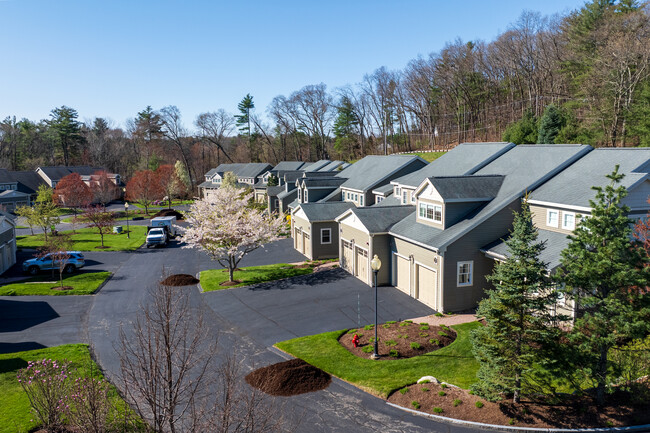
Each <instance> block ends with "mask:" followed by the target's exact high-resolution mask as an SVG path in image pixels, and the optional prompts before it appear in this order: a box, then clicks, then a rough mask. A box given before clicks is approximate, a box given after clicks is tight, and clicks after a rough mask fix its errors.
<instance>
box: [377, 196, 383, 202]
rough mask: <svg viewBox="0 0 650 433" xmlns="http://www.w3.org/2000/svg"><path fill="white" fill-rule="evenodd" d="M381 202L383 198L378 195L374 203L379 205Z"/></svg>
mask: <svg viewBox="0 0 650 433" xmlns="http://www.w3.org/2000/svg"><path fill="white" fill-rule="evenodd" d="M382 201H384V197H382V196H380V195H378V196H377V198H376V199H375V203H381V202H382Z"/></svg>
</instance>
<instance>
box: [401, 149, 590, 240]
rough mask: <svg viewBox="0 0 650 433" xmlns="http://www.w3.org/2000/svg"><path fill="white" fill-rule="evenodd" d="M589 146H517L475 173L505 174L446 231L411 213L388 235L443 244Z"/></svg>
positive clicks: (454, 238)
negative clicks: (493, 192)
mask: <svg viewBox="0 0 650 433" xmlns="http://www.w3.org/2000/svg"><path fill="white" fill-rule="evenodd" d="M591 149H592V148H591V146H583V145H568V144H567V145H559V144H552V145H539V144H538V145H530V146H529V145H519V146H517V147H515V148H513V149H512V150H510V151H508V152H506V153H505V154H503V155H502V156H501V157H499V158H497V159H496V160H494V161H493V162H491V163H490V164H488V165H487V166H485V167H484V168H482V169H481V170H479V171H477V172H476V174H477V175H491V174H497V175H502V176H505V178H504V179H503V183H502V184H501V188H500V189H499V193H498V194H497V196H496V197H495V198H494V199H493V200H492V201H490V202H489V203H487V204H486V205H485V206H483V207H481V208H479V209H477V210H475V211H474V212H473V213H472V214H470V215H468V216H467V217H466V218H465V219H464V220H462V221H460V222H458V223H456V224H454V225H453V226H451V227H449V228H447V229H445V230H440V229H436V228H433V227H430V226H428V225H425V224H421V223H417V222H416V218H415V214H413V215H410V216H409V217H407V218H406V219H404V220H403V221H400V222H399V223H397V224H395V225H394V226H393V228H392V229H391V234H394V235H395V236H398V237H405V238H408V239H413V240H417V241H418V242H419V243H422V244H424V245H428V246H430V247H433V248H442V247H445V246H447V245H449V244H451V243H453V242H454V241H455V240H456V239H458V238H459V237H461V236H462V235H463V234H465V233H467V232H469V231H470V230H472V229H474V228H476V227H478V226H479V225H480V224H481V223H483V221H485V220H486V219H487V218H489V217H491V216H492V215H494V214H495V213H496V212H498V211H499V210H501V209H503V208H504V207H506V206H508V205H509V204H510V203H512V202H513V201H514V200H516V199H518V198H520V197H522V196H523V194H524V193H525V191H530V190H533V189H534V188H536V187H537V186H539V185H540V184H541V183H543V182H544V181H546V180H547V179H549V178H550V177H552V176H554V175H556V174H557V173H559V172H560V171H561V170H562V169H564V168H566V167H567V166H568V165H570V164H571V163H573V162H574V161H576V160H577V159H578V158H580V157H581V156H584V155H585V154H586V153H587V152H589V151H590V150H591Z"/></svg>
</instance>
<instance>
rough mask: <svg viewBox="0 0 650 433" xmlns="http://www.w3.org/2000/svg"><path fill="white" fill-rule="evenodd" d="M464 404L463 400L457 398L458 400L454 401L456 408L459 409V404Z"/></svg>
mask: <svg viewBox="0 0 650 433" xmlns="http://www.w3.org/2000/svg"><path fill="white" fill-rule="evenodd" d="M462 402H463V401H462V400H461V399H459V398H457V399H456V400H454V407H457V406H458V405H459V404H461V403H462Z"/></svg>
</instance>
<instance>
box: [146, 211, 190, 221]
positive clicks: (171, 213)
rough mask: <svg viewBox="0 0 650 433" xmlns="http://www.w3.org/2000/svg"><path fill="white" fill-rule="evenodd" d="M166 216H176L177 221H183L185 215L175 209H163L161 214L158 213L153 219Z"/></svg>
mask: <svg viewBox="0 0 650 433" xmlns="http://www.w3.org/2000/svg"><path fill="white" fill-rule="evenodd" d="M166 216H175V217H176V220H177V221H183V214H182V213H180V212H179V211H177V210H174V209H163V210H161V211H160V212H158V213H156V214H155V215H154V216H153V217H152V218H156V217H166Z"/></svg>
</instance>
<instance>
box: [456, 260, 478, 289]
mask: <svg viewBox="0 0 650 433" xmlns="http://www.w3.org/2000/svg"><path fill="white" fill-rule="evenodd" d="M456 269H457V271H456V285H457V286H458V287H466V286H471V285H473V284H474V274H473V272H474V261H472V260H470V261H467V262H458V266H457V268H456Z"/></svg>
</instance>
